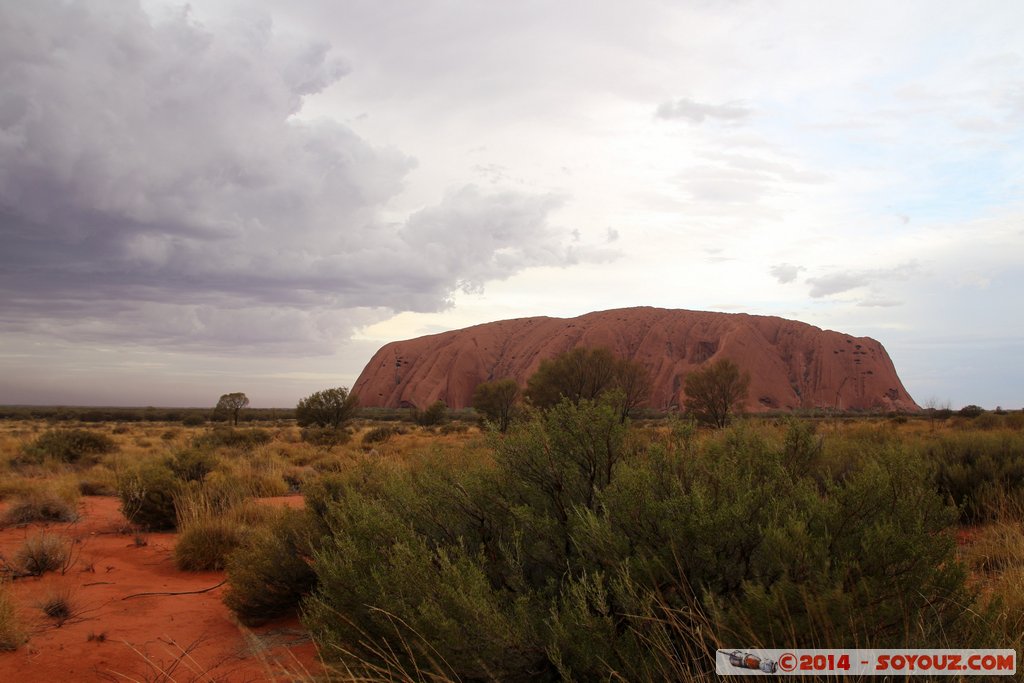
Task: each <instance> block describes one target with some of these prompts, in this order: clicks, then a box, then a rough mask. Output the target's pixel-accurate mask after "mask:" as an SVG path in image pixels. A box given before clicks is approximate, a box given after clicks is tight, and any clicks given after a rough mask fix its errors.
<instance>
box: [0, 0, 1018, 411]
mask: <svg viewBox="0 0 1024 683" xmlns="http://www.w3.org/2000/svg"><path fill="white" fill-rule="evenodd" d="M1022 292H1024V3H1021V2H1006V1H995V0H979V1H976V2H962V1H958V2H942V1H936V0H920V1H916V0H902V1H901V2H892V1H891V0H886V1H884V2H880V1H873V0H868V1H865V2H858V3H850V2H834V1H820V0H819V1H810V0H808V1H804V2H796V1H787V0H781V1H780V2H771V3H766V2H755V1H752V0H751V1H747V0H722V1H720V2H711V1H691V2H667V1H663V0H662V1H658V0H630V1H629V2H624V1H622V2H619V1H609V2H600V3H597V2H582V1H578V0H576V1H568V2H557V3H552V2H541V1H540V0H522V1H518V2H491V1H486V2H481V1H478V0H416V1H414V0H402V1H399V0H376V1H374V2H357V1H354V0H294V1H292V2H289V3H279V2H269V1H268V0H253V1H247V2H241V1H240V0H239V1H235V2H229V1H226V0H224V1H222V0H193V1H192V2H190V3H189V4H188V5H184V4H182V3H179V2H168V1H165V0H146V1H144V2H141V3H139V2H133V1H131V0H123V1H122V0H104V1H103V2H95V1H85V0H80V1H66V0H32V2H18V1H15V0H10V1H3V2H0V403H2V404H10V403H41V404H53V403H63V404H92V405H155V406H170V405H188V406H203V405H213V403H215V402H216V400H217V397H218V396H219V395H220V394H222V393H225V392H231V391H244V392H246V394H247V395H248V396H249V397H250V399H251V400H252V404H253V405H254V406H256V407H270V406H290V405H294V403H295V402H296V401H297V400H298V399H299V398H300V397H302V396H305V395H307V394H309V393H311V392H312V391H316V390H318V389H322V388H325V387H328V386H339V385H348V386H351V384H352V383H353V382H354V380H355V378H356V376H357V375H358V373H359V372H360V370H361V369H362V367H363V365H364V364H365V363H366V362H367V361H368V360H369V358H370V356H371V355H372V353H373V352H374V351H375V350H376V349H377V348H378V347H379V346H380V345H381V344H383V343H385V342H387V341H391V340H395V339H403V338H409V337H415V336H419V335H422V334H428V333H433V332H438V331H443V330H448V329H455V328H459V327H464V326H467V325H472V324H477V323H482V322H488V321H492V320H499V319H504V318H513V317H524V316H534V315H551V316H563V317H567V316H574V315H579V314H582V313H586V312H589V311H595V310H603V309H608V308H618V307H626V306H643V305H649V306H661V307H665V308H688V309H699V310H716V311H726V312H740V311H742V312H747V313H752V314H763V315H778V316H783V317H787V318H792V319H796V320H801V321H803V322H807V323H810V324H813V325H817V326H819V327H823V328H829V329H836V330H841V331H843V332H846V333H849V334H854V335H858V336H861V335H863V336H871V337H874V338H876V339H878V340H879V341H880V342H882V344H883V345H884V346H885V347H886V349H887V350H888V351H889V354H890V356H891V357H892V358H893V361H894V363H895V365H896V369H897V371H898V373H899V375H900V377H901V379H902V380H903V383H904V385H905V386H906V388H907V390H908V391H909V392H910V394H911V395H912V396H913V397H914V399H915V400H917V402H918V403H920V404H922V405H923V404H925V403H926V402H929V401H935V402H936V403H937V404H944V403H947V402H948V403H949V404H950V405H951V406H952V407H959V406H962V405H964V404H967V403H976V404H980V405H983V406H986V407H990V408H991V407H995V406H997V405H1002V406H1004V407H1011V408H1020V407H1022V406H1024V304H1022V302H1021V297H1022Z"/></svg>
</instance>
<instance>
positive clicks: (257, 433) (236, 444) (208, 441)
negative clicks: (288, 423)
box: [192, 427, 272, 451]
mask: <svg viewBox="0 0 1024 683" xmlns="http://www.w3.org/2000/svg"><path fill="white" fill-rule="evenodd" d="M271 438H272V436H271V434H270V432H268V431H267V430H265V429H258V428H253V429H235V428H233V427H216V428H214V429H210V430H208V431H206V432H204V433H203V434H199V435H197V436H195V437H193V439H192V446H193V447H195V448H198V449H213V448H221V447H224V448H237V449H239V450H243V451H248V450H252V449H253V448H256V447H257V446H262V445H263V444H267V443H270V440H271Z"/></svg>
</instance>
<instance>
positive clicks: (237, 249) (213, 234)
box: [0, 0, 580, 348]
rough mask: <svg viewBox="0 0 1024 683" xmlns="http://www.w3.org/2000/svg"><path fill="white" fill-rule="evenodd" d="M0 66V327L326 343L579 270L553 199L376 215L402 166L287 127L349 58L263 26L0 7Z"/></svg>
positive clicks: (357, 144) (496, 199)
mask: <svg viewBox="0 0 1024 683" xmlns="http://www.w3.org/2000/svg"><path fill="white" fill-rule="evenodd" d="M0 64H2V65H3V67H2V68H0V237H2V240H3V245H4V246H3V249H2V250H0V299H2V300H3V302H4V303H3V304H2V305H0V322H2V323H3V324H4V326H5V329H8V330H11V329H19V330H24V331H35V332H45V333H51V334H56V335H63V336H66V337H67V338H75V339H83V338H89V339H117V340H119V341H124V342H133V341H134V342H138V343H142V344H175V345H185V346H188V345H195V346H201V347H209V346H220V345H224V346H229V345H236V344H239V343H243V342H244V343H248V344H250V345H253V346H257V347H265V348H272V347H275V346H278V345H279V346H281V348H285V347H287V346H288V344H289V343H292V344H293V346H292V348H295V346H294V344H301V343H303V342H306V343H308V344H309V346H310V348H327V347H329V345H330V343H331V341H332V340H334V339H337V338H338V337H343V336H345V335H347V334H349V333H350V332H351V331H352V329H353V327H354V326H358V325H360V324H363V323H365V322H368V321H370V320H372V319H373V318H374V317H375V316H379V315H381V311H402V310H414V311H431V310H440V309H442V308H444V307H445V306H447V305H450V296H451V293H452V291H453V290H455V289H456V288H460V287H461V288H463V289H467V290H477V289H479V288H480V287H482V286H483V284H484V283H485V282H487V281H488V280H493V279H496V278H505V277H508V276H510V275H512V274H514V273H516V272H517V271H519V270H521V269H523V268H526V267H529V266H533V265H552V264H565V263H570V262H573V261H574V260H578V259H579V258H580V251H579V250H578V249H577V250H575V251H573V250H570V249H569V248H568V247H567V246H566V245H565V244H563V242H562V240H561V237H560V235H559V234H558V233H557V231H555V230H554V229H552V227H551V226H550V225H549V223H548V220H547V217H548V214H549V212H550V211H551V210H552V209H554V208H555V207H556V206H557V205H558V203H559V201H558V199H557V198H553V197H550V196H543V195H540V196H538V195H530V194H524V193H512V192H504V193H503V192H494V193H489V194H488V193H483V192H481V191H479V190H477V189H476V188H474V187H472V186H470V187H466V188H463V189H462V190H459V191H454V192H452V193H451V194H450V195H449V196H448V197H446V198H445V199H444V200H443V201H441V203H440V204H438V205H437V206H434V207H430V208H426V209H423V210H421V211H419V212H417V213H415V214H413V215H412V216H410V217H409V218H408V220H406V221H399V222H396V223H389V222H385V221H384V220H382V218H381V216H382V209H384V208H385V207H386V205H387V202H388V201H389V200H390V199H392V198H393V197H395V196H396V195H397V194H398V193H399V192H400V191H401V190H402V188H403V183H404V180H405V176H406V174H407V173H408V172H409V171H410V170H411V169H412V168H414V167H415V161H414V160H413V159H411V158H410V157H408V156H407V155H405V154H403V153H402V152H400V151H399V150H396V149H393V148H389V147H387V146H379V145H374V144H372V143H371V142H369V141H367V140H364V139H362V138H361V137H360V136H358V135H357V134H355V133H354V132H353V131H352V130H351V129H349V128H347V127H346V126H344V125H341V124H339V123H337V122H334V121H330V120H318V121H315V122H310V121H304V120H300V119H298V118H296V117H295V116H294V115H295V114H297V113H298V112H299V111H300V110H301V108H302V104H303V98H305V97H306V96H308V95H311V94H314V93H317V92H320V91H322V90H323V89H324V88H326V87H328V86H329V85H331V84H333V83H335V82H336V81H338V79H340V78H342V77H343V76H344V75H345V74H346V73H347V71H348V67H347V66H346V65H345V63H344V62H342V61H341V60H339V59H338V58H336V57H335V56H334V55H333V52H332V50H331V47H330V46H329V45H327V44H323V43H309V42H308V41H303V40H293V39H289V38H288V37H286V36H282V35H280V34H279V33H278V32H276V31H275V30H274V28H273V26H272V25H271V24H270V22H269V21H267V20H261V19H256V20H252V21H249V22H248V23H246V22H244V21H241V22H239V23H237V24H235V25H234V26H233V27H232V28H230V29H221V28H218V29H217V30H212V29H210V28H208V27H205V26H203V25H200V24H198V23H196V22H195V21H193V20H192V19H190V18H189V16H188V13H187V10H184V11H182V12H179V13H178V14H177V15H169V16H166V17H162V18H160V19H159V20H156V19H153V18H151V17H149V16H148V15H146V14H145V13H144V12H143V11H142V10H141V9H140V7H139V6H138V5H137V4H135V3H132V2H112V3H103V4H97V3H92V2H84V1H82V2H64V1H62V0H34V1H33V2H32V3H27V2H26V3H3V4H2V5H0ZM374 311H377V313H374Z"/></svg>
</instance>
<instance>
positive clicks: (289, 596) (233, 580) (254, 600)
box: [224, 508, 319, 626]
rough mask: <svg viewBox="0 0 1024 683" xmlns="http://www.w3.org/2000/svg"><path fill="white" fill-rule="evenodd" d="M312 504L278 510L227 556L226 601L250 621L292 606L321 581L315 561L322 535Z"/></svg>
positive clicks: (243, 619)
mask: <svg viewBox="0 0 1024 683" xmlns="http://www.w3.org/2000/svg"><path fill="white" fill-rule="evenodd" d="M310 515H311V513H310V512H309V511H307V510H290V509H287V508H285V509H282V510H276V511H275V514H274V516H273V518H272V519H271V521H270V523H269V524H268V525H265V526H258V527H255V528H253V530H252V533H250V534H249V535H248V536H247V537H246V538H245V539H244V540H243V542H242V543H241V544H240V546H239V547H238V549H237V550H235V551H234V552H232V553H231V554H230V555H228V557H227V574H228V582H229V589H228V592H227V594H226V595H225V597H224V602H225V604H226V605H227V606H228V607H229V608H230V609H231V610H232V611H233V612H234V613H235V614H236V615H237V616H238V618H239V620H240V621H241V622H242V623H243V624H246V625H248V626H257V625H259V624H261V623H263V622H265V621H267V620H269V619H273V618H275V617H279V616H282V615H284V614H288V613H290V612H293V611H294V610H295V609H296V608H297V607H298V605H299V602H300V601H301V600H302V598H303V596H305V595H307V594H308V593H309V592H310V591H311V590H312V589H313V588H314V587H315V585H316V573H315V572H314V571H313V568H312V566H311V560H312V555H313V549H314V547H315V543H316V539H317V538H319V534H318V533H317V529H316V526H315V524H314V523H313V520H312V518H311V516H310Z"/></svg>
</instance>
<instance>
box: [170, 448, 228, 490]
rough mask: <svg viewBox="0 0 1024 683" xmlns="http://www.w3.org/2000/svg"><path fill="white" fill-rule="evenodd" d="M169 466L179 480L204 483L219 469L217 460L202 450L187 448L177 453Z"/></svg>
mask: <svg viewBox="0 0 1024 683" xmlns="http://www.w3.org/2000/svg"><path fill="white" fill-rule="evenodd" d="M168 465H169V466H170V468H171V471H172V472H174V476H176V477H177V478H178V479H181V480H182V481H197V482H202V481H203V480H204V479H206V475H208V474H209V473H210V472H212V471H213V470H214V469H215V468H216V467H217V458H216V456H214V455H213V454H212V453H210V452H209V451H206V450H203V449H201V448H186V449H184V450H180V451H178V452H177V453H175V454H174V456H173V457H172V458H171V460H170V462H169V463H168Z"/></svg>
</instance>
